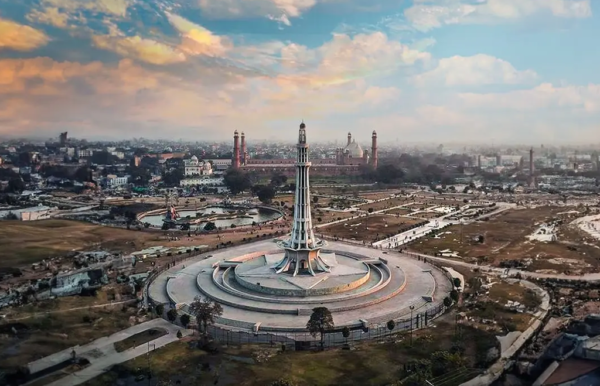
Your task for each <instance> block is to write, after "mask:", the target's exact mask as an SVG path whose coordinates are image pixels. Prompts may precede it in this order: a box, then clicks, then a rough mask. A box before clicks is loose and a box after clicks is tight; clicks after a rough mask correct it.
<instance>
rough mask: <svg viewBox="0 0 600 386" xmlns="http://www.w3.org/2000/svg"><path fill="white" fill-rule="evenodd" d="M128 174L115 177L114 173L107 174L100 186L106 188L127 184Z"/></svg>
mask: <svg viewBox="0 0 600 386" xmlns="http://www.w3.org/2000/svg"><path fill="white" fill-rule="evenodd" d="M128 182H129V176H123V177H117V176H115V175H114V174H109V175H108V176H106V177H105V178H104V179H103V180H102V182H101V183H102V186H103V187H105V188H107V189H114V188H117V187H119V186H124V185H127V183H128Z"/></svg>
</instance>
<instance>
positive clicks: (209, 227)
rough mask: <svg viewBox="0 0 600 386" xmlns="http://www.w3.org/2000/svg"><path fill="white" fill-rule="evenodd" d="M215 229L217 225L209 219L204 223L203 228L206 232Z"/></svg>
mask: <svg viewBox="0 0 600 386" xmlns="http://www.w3.org/2000/svg"><path fill="white" fill-rule="evenodd" d="M215 229H217V226H216V225H215V223H214V222H212V221H209V222H207V223H206V225H204V230H205V231H207V232H210V231H214V230H215Z"/></svg>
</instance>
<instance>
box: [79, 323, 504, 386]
mask: <svg viewBox="0 0 600 386" xmlns="http://www.w3.org/2000/svg"><path fill="white" fill-rule="evenodd" d="M436 325H437V326H436V327H435V328H432V329H427V330H422V331H416V332H415V333H414V344H413V346H412V347H411V345H410V343H409V339H408V336H407V335H404V336H403V337H400V338H399V339H397V340H396V341H395V342H391V341H386V342H371V343H364V344H357V345H356V346H355V348H356V349H355V350H353V351H344V350H339V349H334V350H327V351H324V352H314V351H301V352H294V351H286V352H279V353H277V351H278V350H277V347H273V348H270V347H269V346H243V347H241V348H235V347H229V348H225V349H224V350H223V352H222V353H221V354H217V355H209V354H207V353H205V352H204V351H201V350H198V349H196V348H193V347H192V345H191V344H189V343H185V342H183V341H180V342H176V343H173V344H170V345H168V346H166V347H163V348H161V349H159V350H157V351H155V352H153V353H152V354H151V355H150V359H149V361H150V367H151V368H152V369H153V372H154V373H153V378H158V379H160V380H161V381H163V382H164V381H171V382H173V383H175V382H177V381H179V382H180V384H182V385H211V384H217V383H214V382H215V380H216V379H218V385H222V386H226V385H230V386H233V385H236V386H237V385H239V386H267V385H269V384H270V383H271V382H273V381H275V380H277V379H279V378H281V377H282V376H286V377H288V378H290V379H291V380H293V381H294V382H296V383H297V384H298V385H299V386H321V385H322V386H328V385H361V386H363V385H364V386H369V385H373V386H375V385H376V386H379V385H385V384H390V383H392V382H394V381H397V380H398V379H399V378H400V377H401V372H402V369H403V365H404V364H405V363H407V362H408V361H409V360H410V359H419V358H428V357H429V356H430V355H431V353H433V352H435V351H438V350H449V349H450V347H451V346H452V344H453V335H454V326H453V323H451V322H444V321H439V322H436ZM463 336H464V337H467V336H468V339H466V338H465V339H464V345H465V349H466V351H465V355H464V356H465V359H466V361H467V363H468V366H469V367H474V366H475V363H476V362H477V360H478V358H481V357H482V356H483V355H484V354H483V353H485V352H486V351H487V350H488V349H489V348H491V347H495V346H496V345H497V341H496V340H495V338H494V337H493V335H491V334H488V333H486V332H483V331H479V330H475V329H471V328H469V327H465V330H464V331H463ZM257 351H269V352H272V353H273V354H274V355H275V357H273V358H271V359H270V360H268V361H267V362H264V363H255V364H250V363H245V361H240V360H233V357H235V358H247V359H250V358H252V353H253V352H257ZM203 364H206V367H210V370H207V369H204V370H203V369H202V367H203V366H202V365H203ZM146 368H147V358H146V357H145V356H144V357H139V358H137V359H135V360H132V361H129V362H126V363H125V364H123V366H120V367H119V368H117V369H114V370H113V371H110V372H108V373H107V374H104V375H102V376H100V377H98V378H96V379H94V380H92V381H90V382H87V383H86V384H85V386H108V385H111V386H112V385H114V384H116V382H117V380H118V378H119V373H120V374H121V375H122V376H123V375H125V374H136V373H137V374H139V373H140V371H145V369H146ZM469 375H470V376H473V375H474V374H473V373H470V374H469ZM465 380H466V379H456V383H449V384H448V386H454V385H458V384H459V383H460V382H461V381H465Z"/></svg>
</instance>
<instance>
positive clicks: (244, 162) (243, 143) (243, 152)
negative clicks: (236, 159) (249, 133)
mask: <svg viewBox="0 0 600 386" xmlns="http://www.w3.org/2000/svg"><path fill="white" fill-rule="evenodd" d="M246 158H248V152H247V151H246V135H245V134H244V132H243V131H242V165H246Z"/></svg>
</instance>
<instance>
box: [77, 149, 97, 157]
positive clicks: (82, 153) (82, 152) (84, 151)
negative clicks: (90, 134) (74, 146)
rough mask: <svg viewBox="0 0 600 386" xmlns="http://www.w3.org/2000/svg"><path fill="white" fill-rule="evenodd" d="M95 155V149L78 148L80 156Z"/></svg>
mask: <svg viewBox="0 0 600 386" xmlns="http://www.w3.org/2000/svg"><path fill="white" fill-rule="evenodd" d="M93 155H94V149H79V150H77V156H78V157H79V158H85V157H91V156H93Z"/></svg>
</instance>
